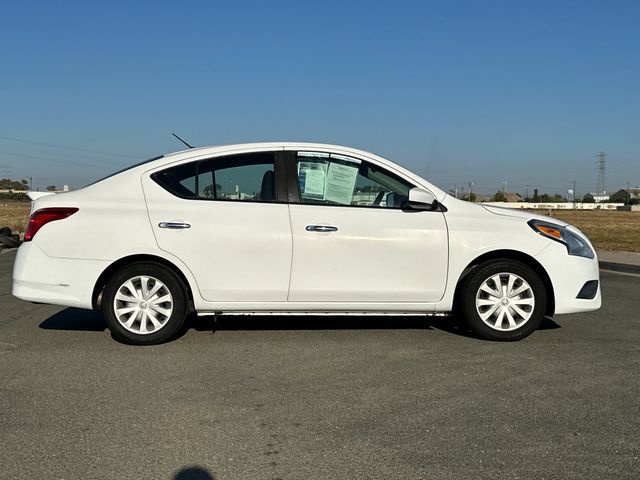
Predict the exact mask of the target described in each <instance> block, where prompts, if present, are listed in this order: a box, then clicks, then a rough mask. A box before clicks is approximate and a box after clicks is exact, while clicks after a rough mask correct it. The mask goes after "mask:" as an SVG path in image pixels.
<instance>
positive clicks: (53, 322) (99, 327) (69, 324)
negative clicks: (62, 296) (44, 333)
mask: <svg viewBox="0 0 640 480" xmlns="http://www.w3.org/2000/svg"><path fill="white" fill-rule="evenodd" d="M39 327H40V328H42V329H44V330H76V331H79V332H104V331H105V330H106V329H107V324H106V323H105V321H104V318H102V314H100V313H99V312H94V311H93V310H82V309H80V308H65V309H64V310H60V311H59V312H58V313H55V314H53V315H51V316H50V317H49V318H47V319H46V320H45V321H43V322H42V323H41V324H40V325H39Z"/></svg>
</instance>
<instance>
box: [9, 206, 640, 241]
mask: <svg viewBox="0 0 640 480" xmlns="http://www.w3.org/2000/svg"><path fill="white" fill-rule="evenodd" d="M5 205H6V206H5ZM537 212H538V213H544V214H548V213H549V212H542V211H537ZM28 215H29V203H11V202H8V203H2V202H1V201H0V227H6V226H8V227H10V228H11V229H12V230H13V231H14V232H22V231H23V230H24V227H25V225H26V224H27V217H28ZM551 215H552V216H554V217H556V218H560V219H562V220H564V221H566V222H569V223H572V224H573V225H575V226H576V227H578V228H579V229H580V230H582V231H583V232H584V233H585V234H586V235H587V236H588V237H589V239H590V240H591V241H592V242H593V244H594V245H595V247H596V249H598V250H622V251H627V252H640V212H617V211H605V210H555V211H553V212H551Z"/></svg>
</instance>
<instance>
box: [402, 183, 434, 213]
mask: <svg viewBox="0 0 640 480" xmlns="http://www.w3.org/2000/svg"><path fill="white" fill-rule="evenodd" d="M437 204H438V201H437V200H436V197H434V196H433V193H431V192H429V191H427V190H423V189H422V188H418V187H415V188H412V189H411V190H409V206H410V207H412V208H415V209H416V210H433V209H434V208H435V207H436V205H437Z"/></svg>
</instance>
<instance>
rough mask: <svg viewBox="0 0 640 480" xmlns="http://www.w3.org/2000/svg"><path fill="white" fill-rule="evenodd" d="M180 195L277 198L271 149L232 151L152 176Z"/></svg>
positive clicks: (244, 199) (224, 197)
mask: <svg viewBox="0 0 640 480" xmlns="http://www.w3.org/2000/svg"><path fill="white" fill-rule="evenodd" d="M151 177H152V178H153V180H155V181H156V182H157V183H158V184H160V186H162V187H163V188H164V189H165V190H167V191H169V192H171V193H173V194H174V195H177V196H179V197H182V198H193V199H196V198H197V199H200V200H235V201H250V202H272V201H275V200H276V179H275V166H274V155H273V153H272V152H267V153H252V154H244V155H232V156H228V157H220V158H213V159H210V160H201V161H198V162H192V163H187V164H182V165H178V166H176V167H171V168H168V169H166V170H163V171H161V172H158V173H154V174H153V175H152V176H151Z"/></svg>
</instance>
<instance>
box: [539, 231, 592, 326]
mask: <svg viewBox="0 0 640 480" xmlns="http://www.w3.org/2000/svg"><path fill="white" fill-rule="evenodd" d="M535 258H536V259H537V260H538V261H539V262H540V263H541V264H542V266H543V267H544V268H545V270H546V271H547V273H548V274H549V277H550V279H551V284H552V285H553V293H554V297H555V313H557V314H563V313H578V312H588V311H591V310H597V309H598V308H600V305H601V304H602V298H601V293H600V270H599V266H598V257H597V256H596V257H595V258H593V259H590V258H583V257H576V256H572V255H569V254H567V249H566V248H565V247H564V245H561V244H560V243H558V242H553V243H551V244H550V245H549V246H548V247H547V248H545V249H544V250H543V251H542V252H540V253H539V254H538V255H536V257H535ZM594 281H597V282H598V287H597V290H596V292H595V295H593V296H592V295H591V294H589V295H585V294H584V290H583V288H584V287H585V284H586V283H587V282H594ZM585 296H586V297H592V298H579V297H585Z"/></svg>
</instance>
